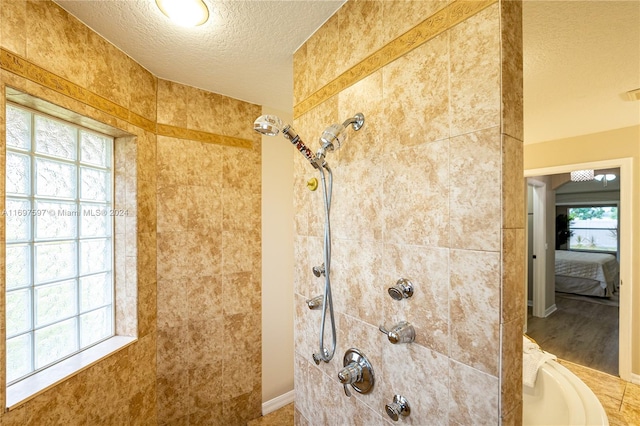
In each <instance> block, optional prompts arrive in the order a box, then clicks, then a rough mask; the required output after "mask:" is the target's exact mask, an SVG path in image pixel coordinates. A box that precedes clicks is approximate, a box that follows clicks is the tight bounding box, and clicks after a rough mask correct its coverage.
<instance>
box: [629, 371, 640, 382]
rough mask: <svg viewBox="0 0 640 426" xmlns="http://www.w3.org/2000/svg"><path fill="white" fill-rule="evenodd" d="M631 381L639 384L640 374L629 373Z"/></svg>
mask: <svg viewBox="0 0 640 426" xmlns="http://www.w3.org/2000/svg"><path fill="white" fill-rule="evenodd" d="M631 383H635V384H636V385H640V374H635V373H631Z"/></svg>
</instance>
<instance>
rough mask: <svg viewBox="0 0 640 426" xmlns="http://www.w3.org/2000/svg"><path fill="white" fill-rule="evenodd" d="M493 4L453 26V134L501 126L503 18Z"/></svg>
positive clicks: (451, 76) (451, 77)
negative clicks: (501, 24)
mask: <svg viewBox="0 0 640 426" xmlns="http://www.w3.org/2000/svg"><path fill="white" fill-rule="evenodd" d="M497 12H498V6H497V5H493V6H490V7H488V8H487V9H485V10H484V11H482V12H480V13H478V14H477V15H475V16H473V17H471V18H469V19H468V20H466V21H465V22H463V23H461V24H459V25H457V26H455V27H453V28H452V29H451V39H450V45H451V75H450V79H451V80H450V85H451V136H457V135H461V134H464V133H468V132H472V131H475V130H478V129H485V128H487V127H491V126H498V125H500V21H499V15H498V13H497Z"/></svg>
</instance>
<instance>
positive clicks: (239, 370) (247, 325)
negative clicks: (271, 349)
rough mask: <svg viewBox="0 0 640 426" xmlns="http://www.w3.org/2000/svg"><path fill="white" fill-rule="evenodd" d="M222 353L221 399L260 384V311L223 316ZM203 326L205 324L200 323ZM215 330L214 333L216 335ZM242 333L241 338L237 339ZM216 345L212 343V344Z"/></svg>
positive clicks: (236, 395) (244, 391) (217, 333)
mask: <svg viewBox="0 0 640 426" xmlns="http://www.w3.org/2000/svg"><path fill="white" fill-rule="evenodd" d="M224 322H225V324H224V325H223V328H224V336H225V341H226V342H227V343H226V344H225V353H224V354H223V355H222V374H223V375H224V377H225V380H224V383H223V385H222V389H221V391H222V396H223V398H221V399H228V398H235V397H238V396H240V395H242V394H244V393H247V392H251V390H252V389H253V388H254V387H255V386H256V385H259V383H260V377H261V374H262V362H261V357H262V350H261V345H260V342H261V336H262V333H261V327H260V322H261V312H260V310H257V311H255V312H252V313H249V314H236V315H229V316H226V317H225V321H224ZM203 325H204V324H203ZM219 333H220V330H216V331H215V332H214V333H211V334H212V337H213V336H217V335H219ZM239 334H241V335H242V336H243V339H238V337H237V336H238V335H239ZM212 347H215V344H213V345H212Z"/></svg>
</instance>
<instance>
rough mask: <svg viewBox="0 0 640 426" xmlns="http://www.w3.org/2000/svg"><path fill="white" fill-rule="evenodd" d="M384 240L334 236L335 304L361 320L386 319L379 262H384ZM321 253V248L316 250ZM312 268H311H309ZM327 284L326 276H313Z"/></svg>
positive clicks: (332, 271)
mask: <svg viewBox="0 0 640 426" xmlns="http://www.w3.org/2000/svg"><path fill="white" fill-rule="evenodd" d="M382 248H383V246H382V244H381V243H371V242H363V241H358V240H342V239H333V243H332V248H331V258H332V260H331V274H330V278H331V293H332V295H333V305H334V308H335V309H336V310H337V311H339V312H346V313H348V314H349V315H350V316H353V317H355V318H358V319H359V320H361V321H364V322H367V323H369V324H372V325H375V326H376V327H377V326H378V325H379V324H381V323H382V321H383V320H384V317H383V312H382V309H380V307H381V306H382V296H383V291H384V290H383V288H384V287H383V286H384V283H383V281H382V280H381V278H382V274H380V265H383V259H384V257H383V249H382ZM317 254H318V255H319V256H321V252H318V253H317ZM306 270H308V271H309V272H310V271H311V270H310V269H306ZM310 279H312V280H313V281H316V282H317V283H318V291H319V294H321V293H322V291H320V290H321V288H320V284H321V283H322V285H324V277H319V278H316V277H311V278H310Z"/></svg>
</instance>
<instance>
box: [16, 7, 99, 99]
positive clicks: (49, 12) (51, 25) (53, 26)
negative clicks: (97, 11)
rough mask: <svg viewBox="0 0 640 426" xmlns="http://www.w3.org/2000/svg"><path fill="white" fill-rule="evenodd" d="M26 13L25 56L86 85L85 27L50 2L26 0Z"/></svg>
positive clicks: (48, 69)
mask: <svg viewBox="0 0 640 426" xmlns="http://www.w3.org/2000/svg"><path fill="white" fill-rule="evenodd" d="M27 16H28V17H29V19H27V20H26V33H27V50H26V53H27V59H29V60H30V61H32V62H33V63H35V64H36V65H38V66H41V67H44V68H45V69H46V70H47V71H50V72H52V73H54V74H56V75H59V76H61V77H64V78H66V79H67V80H69V81H71V82H73V83H75V84H78V85H80V86H82V87H86V83H87V77H88V75H89V72H88V71H89V69H88V63H87V61H86V58H87V56H86V50H85V49H86V46H87V45H88V33H89V30H88V28H87V27H86V26H85V25H84V24H82V23H81V22H80V21H78V20H77V19H76V18H75V17H73V16H71V15H70V14H69V13H67V12H66V11H65V10H64V9H62V8H61V7H60V6H58V5H57V4H55V3H53V2H40V1H36V2H33V1H30V2H27ZM43 35H46V36H43Z"/></svg>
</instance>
